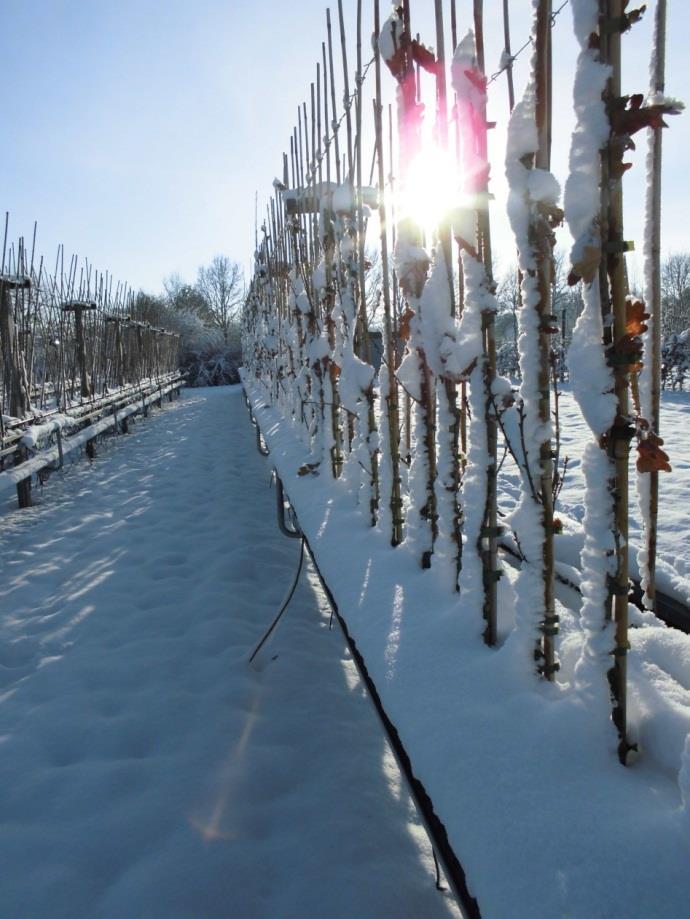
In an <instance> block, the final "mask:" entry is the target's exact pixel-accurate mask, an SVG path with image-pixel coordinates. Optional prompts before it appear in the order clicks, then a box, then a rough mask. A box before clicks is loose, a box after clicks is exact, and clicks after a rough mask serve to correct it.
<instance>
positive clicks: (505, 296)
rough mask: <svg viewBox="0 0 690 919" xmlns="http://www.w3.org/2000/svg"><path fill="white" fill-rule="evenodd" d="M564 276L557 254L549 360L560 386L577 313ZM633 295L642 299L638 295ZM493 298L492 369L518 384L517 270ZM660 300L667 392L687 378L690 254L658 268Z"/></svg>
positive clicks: (574, 293)
mask: <svg viewBox="0 0 690 919" xmlns="http://www.w3.org/2000/svg"><path fill="white" fill-rule="evenodd" d="M567 275H568V259H567V257H566V256H565V254H564V253H563V252H557V253H556V256H555V259H554V279H553V293H552V297H553V300H552V302H553V314H554V316H555V317H556V319H555V326H556V328H557V330H558V331H557V332H556V333H555V334H554V336H553V352H552V359H553V362H554V369H555V371H556V373H557V375H558V378H559V379H560V380H565V379H567V372H568V371H567V352H568V347H569V346H570V341H571V338H572V333H573V329H574V327H575V323H576V322H577V318H578V316H579V315H580V312H581V310H582V301H581V298H580V294H579V291H578V290H577V288H573V287H569V286H568V281H567ZM634 287H635V285H633V288H634ZM633 292H634V293H635V294H636V295H638V296H641V291H639V290H637V291H636V290H634V291H633ZM496 296H497V299H498V303H499V314H498V316H497V319H496V341H497V356H496V359H497V369H498V371H499V373H502V374H503V375H505V376H509V377H513V378H519V373H520V368H519V363H518V311H519V308H520V288H519V283H518V274H517V268H516V267H514V266H511V267H509V268H508V269H507V270H506V271H505V272H504V273H503V274H502V276H501V277H500V279H499V281H498V289H497V291H496ZM661 299H662V320H661V335H662V367H661V377H662V385H663V386H664V388H668V389H683V388H684V385H685V383H686V382H687V380H688V377H689V375H690V252H676V253H673V254H671V255H669V256H667V257H666V258H665V259H664V261H663V262H662V266H661Z"/></svg>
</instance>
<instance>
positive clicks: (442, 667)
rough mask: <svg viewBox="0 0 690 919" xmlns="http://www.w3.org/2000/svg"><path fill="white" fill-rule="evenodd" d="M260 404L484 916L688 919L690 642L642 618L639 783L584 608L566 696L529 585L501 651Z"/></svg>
mask: <svg viewBox="0 0 690 919" xmlns="http://www.w3.org/2000/svg"><path fill="white" fill-rule="evenodd" d="M247 388H248V391H249V393H250V395H251V398H252V400H253V404H254V409H255V412H256V415H257V418H258V420H259V423H260V424H261V428H262V431H263V432H264V434H265V437H266V440H267V442H268V444H269V446H270V448H271V459H272V460H273V462H274V463H275V464H276V466H277V468H278V470H279V472H280V474H281V477H282V479H283V481H284V483H285V485H286V488H287V491H288V493H289V495H290V498H291V500H292V502H293V504H294V505H295V507H296V509H297V513H298V516H299V520H300V524H301V526H302V529H303V530H304V531H305V533H306V534H307V536H308V539H309V541H310V544H311V545H312V547H313V549H314V551H315V553H316V556H317V558H318V561H319V565H320V568H321V570H322V572H323V574H324V576H325V578H326V581H327V582H328V584H329V587H330V589H331V590H332V592H333V594H334V596H335V598H336V601H337V603H338V606H339V608H340V610H341V612H342V613H343V615H345V617H346V619H347V621H348V626H349V628H350V631H351V632H352V633H353V636H354V638H355V640H356V641H357V644H358V647H359V649H360V651H361V652H362V653H363V656H364V658H365V660H366V663H367V666H368V669H369V672H370V674H371V675H372V677H373V679H374V681H375V683H376V685H377V688H378V691H379V694H380V696H381V698H382V702H383V704H384V706H385V708H386V711H387V713H388V715H389V716H390V717H391V719H392V720H393V722H394V723H395V725H396V727H397V728H398V730H399V732H400V735H401V737H402V740H403V743H404V744H405V747H406V749H407V750H408V752H409V753H410V756H411V759H412V762H413V765H414V768H415V771H416V774H417V775H418V776H419V778H420V779H421V781H422V782H423V783H424V785H425V787H426V789H427V791H428V792H429V794H430V796H431V798H432V800H433V802H434V805H435V807H436V810H437V813H438V814H439V816H440V818H441V819H442V820H443V822H444V823H445V825H446V828H447V829H448V834H449V838H450V841H451V844H452V846H453V847H454V849H455V852H456V853H457V855H458V857H459V859H460V861H461V863H462V865H463V867H464V869H465V872H466V875H467V881H468V886H469V888H470V891H471V893H472V894H473V895H474V896H475V897H476V898H477V900H478V903H479V908H480V910H481V913H482V916H483V917H485V919H490V917H494V919H503V917H507V916H510V917H519V919H523V917H524V919H527V917H529V919H537V917H538V919H541V917H543V919H552V917H554V916H568V917H570V919H594V917H602V919H603V917H613V916H615V917H618V916H620V917H623V916H625V917H626V919H648V917H649V916H657V915H658V916H681V915H685V914H686V913H687V904H688V901H689V899H690V874H688V870H687V866H688V859H689V858H690V636H687V635H684V634H683V633H680V632H678V631H676V630H673V629H669V628H667V627H665V626H664V625H663V624H660V623H659V622H658V621H656V620H655V619H654V617H653V616H651V615H647V616H642V615H641V614H639V613H636V612H634V611H633V612H632V616H633V628H632V629H631V634H630V641H631V650H630V653H629V654H628V671H629V687H630V688H629V695H630V704H629V727H630V736H631V738H632V739H634V740H636V741H637V742H638V743H639V752H640V755H639V759H638V760H637V761H636V762H635V763H633V764H631V766H630V767H629V768H627V769H626V768H623V767H622V766H621V765H620V764H619V762H618V759H617V756H616V746H617V742H618V739H617V735H616V732H615V730H614V728H613V725H612V723H611V717H610V698H609V689H608V685H607V683H606V678H605V675H604V670H605V666H606V663H607V661H608V653H609V650H610V645H606V646H605V647H603V648H602V649H601V650H600V652H599V654H600V658H601V661H599V659H597V663H596V666H594V667H593V666H592V662H591V661H590V660H589V659H588V657H587V653H588V652H587V649H588V645H587V644H586V642H585V636H584V632H583V628H582V623H581V622H580V620H579V617H578V602H579V601H578V596H577V595H576V594H575V593H574V591H572V590H570V589H566V588H563V587H561V586H559V587H558V601H559V602H558V604H557V611H558V613H559V615H560V617H561V633H560V635H559V639H558V653H559V657H560V660H561V665H562V666H561V671H560V672H559V674H558V676H557V680H556V682H555V683H554V684H550V683H547V682H545V681H543V680H540V679H539V678H538V677H537V676H536V674H535V672H534V662H533V657H532V652H533V641H534V638H535V637H536V630H535V631H534V632H533V634H530V632H529V629H527V628H526V627H525V626H524V624H523V625H522V626H521V627H519V628H516V627H515V606H516V604H515V589H514V580H515V576H514V572H513V571H511V570H509V569H507V570H506V571H505V576H504V577H503V578H502V580H501V581H500V582H499V639H500V640H499V643H498V646H497V647H496V648H487V647H486V646H485V645H484V643H483V641H482V637H481V636H482V631H483V625H484V623H483V621H482V620H481V618H480V617H475V616H473V615H470V614H469V612H468V609H467V605H466V604H463V598H462V595H460V596H458V595H457V594H454V593H452V592H450V591H449V590H448V585H447V582H446V579H445V578H443V577H442V576H441V577H439V575H438V572H439V571H441V572H442V571H443V565H442V562H443V559H442V558H439V560H438V562H437V561H436V560H434V561H432V566H431V568H430V569H429V570H426V571H425V570H422V569H421V568H420V566H419V558H418V554H417V553H416V552H415V550H414V547H413V546H411V545H409V544H406V543H403V544H402V545H400V546H398V547H397V548H395V549H393V548H391V546H390V542H389V534H388V532H387V531H386V532H384V531H383V530H381V529H378V528H374V529H372V528H371V527H369V526H368V514H367V507H366V502H364V504H362V503H358V501H357V497H356V495H355V494H354V493H353V490H352V487H351V485H349V484H348V482H347V481H344V480H343V479H342V478H341V479H338V480H337V481H335V482H333V481H332V480H331V478H330V475H329V474H328V471H327V470H321V474H320V475H313V476H312V475H300V474H299V470H300V468H301V467H302V466H303V464H304V463H305V461H306V460H308V459H310V456H309V455H308V452H307V449H306V447H305V445H304V442H303V440H302V438H301V436H300V433H301V431H300V430H299V428H298V426H297V424H296V423H293V422H291V421H290V420H289V419H286V418H284V417H282V416H281V414H280V413H279V411H278V410H277V409H276V408H274V407H272V406H271V405H270V404H269V402H268V399H267V392H266V389H265V388H264V387H263V385H262V384H261V382H256V381H254V380H251V381H250V380H247ZM665 433H666V430H665ZM669 433H670V432H669ZM573 438H574V439H577V434H575V435H573ZM671 440H672V438H671V437H670V436H669V442H670V441H671ZM671 449H672V450H673V449H674V448H673V446H672V445H671ZM686 456H687V454H686ZM676 459H677V458H676ZM571 481H574V478H573V479H572V480H571ZM570 487H571V488H572V494H571V497H572V495H575V496H576V495H577V487H578V486H577V485H572V486H570ZM503 497H504V498H505V497H506V496H505V495H504V496H503ZM469 498H470V499H471V495H470V496H469ZM566 498H567V495H566ZM574 504H575V501H573V506H574ZM686 504H687V501H684V504H683V506H685V505H686ZM674 512H676V513H678V514H680V513H681V509H680V508H678V509H674ZM568 538H569V537H568V535H567V534H566V535H564V536H560V537H558V539H559V540H563V541H565V543H567V541H568ZM575 561H576V560H575ZM602 640H603V641H604V642H606V636H602Z"/></svg>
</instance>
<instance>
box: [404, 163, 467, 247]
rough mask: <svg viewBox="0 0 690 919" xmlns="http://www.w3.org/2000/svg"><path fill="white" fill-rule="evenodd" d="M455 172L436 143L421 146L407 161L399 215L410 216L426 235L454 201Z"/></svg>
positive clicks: (456, 177)
mask: <svg viewBox="0 0 690 919" xmlns="http://www.w3.org/2000/svg"><path fill="white" fill-rule="evenodd" d="M458 184H459V182H458V171H457V166H456V164H455V163H454V162H453V159H452V158H451V157H450V156H449V155H448V154H447V153H446V152H444V151H443V150H440V149H439V148H438V147H436V146H431V145H429V146H427V147H425V148H424V149H422V150H421V151H420V152H419V153H418V154H417V156H416V157H415V158H414V160H413V161H412V163H411V164H410V168H409V171H408V173H407V177H406V179H405V183H404V186H403V187H402V188H401V191H400V195H399V205H398V206H399V209H400V216H401V217H411V218H413V219H414V220H415V222H416V223H418V224H419V225H420V226H421V227H422V229H423V230H424V231H425V232H426V233H427V235H429V236H430V235H432V234H433V231H434V230H435V229H436V227H437V226H438V225H439V223H440V222H441V221H442V220H443V218H444V217H445V216H446V215H447V214H448V212H449V211H451V210H452V209H453V208H454V207H455V206H456V204H457V199H458V197H459V191H458Z"/></svg>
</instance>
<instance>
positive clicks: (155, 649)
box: [0, 387, 472, 919]
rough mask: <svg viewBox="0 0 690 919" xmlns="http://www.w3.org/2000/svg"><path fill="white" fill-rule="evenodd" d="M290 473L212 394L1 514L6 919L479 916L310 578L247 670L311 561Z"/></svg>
mask: <svg viewBox="0 0 690 919" xmlns="http://www.w3.org/2000/svg"><path fill="white" fill-rule="evenodd" d="M269 469H270V460H269V461H266V460H262V459H261V458H260V457H259V455H258V453H257V452H256V449H255V446H254V435H253V431H252V429H251V428H250V426H249V424H248V422H247V416H246V412H245V409H244V405H243V403H242V397H241V393H240V390H239V387H232V388H228V387H225V388H219V389H209V390H194V391H193V392H188V393H186V394H185V395H184V397H183V399H182V400H181V401H180V402H178V403H175V404H173V405H171V406H166V407H165V408H164V410H163V411H162V412H160V413H155V414H154V415H152V417H151V418H150V419H149V420H148V421H147V422H145V423H143V424H137V425H136V427H135V428H134V430H133V433H131V434H130V435H128V436H127V437H120V438H117V439H110V440H109V441H107V442H106V443H105V444H104V445H102V446H101V447H100V448H99V456H98V458H97V459H96V461H95V462H94V463H93V464H92V465H89V464H88V463H86V462H82V463H81V464H79V465H75V466H72V467H70V468H69V469H68V470H67V471H66V474H65V475H64V477H61V476H60V475H54V476H53V477H52V478H51V480H50V483H49V485H48V486H47V488H46V490H45V492H44V494H43V495H41V494H40V493H39V494H38V495H37V497H38V499H39V500H38V502H37V506H36V507H34V508H33V509H31V510H25V511H15V510H12V509H11V506H10V504H9V502H8V503H6V505H5V506H4V515H3V516H2V517H1V518H0V528H1V531H0V558H1V559H2V562H1V571H2V576H1V577H0V816H1V819H0V865H1V866H2V867H1V868H0V915H2V916H3V917H5V916H7V917H13V919H14V917H17V919H19V917H21V919H33V917H41V919H42V917H50V919H59V917H70V919H74V917H89V919H96V917H113V919H122V917H125V916H127V917H128V916H132V917H137V919H144V917H166V919H175V917H189V919H200V917H204V919H207V917H214V916H218V917H220V916H223V917H227V916H235V917H241V919H260V917H266V919H268V917H271V919H276V917H281V919H283V917H299V919H303V917H321V916H333V917H345V916H358V917H372V919H374V917H377V919H378V917H383V916H395V917H422V916H423V917H425V919H426V917H436V916H438V917H442V916H446V917H449V916H457V915H459V913H458V911H457V909H456V907H455V905H454V904H453V902H452V901H451V899H450V895H449V894H447V893H446V894H443V893H439V892H437V891H436V889H435V886H434V872H433V863H432V861H431V852H430V848H429V845H428V842H427V840H426V836H425V834H424V832H423V831H422V829H421V828H420V826H419V823H418V820H417V818H416V815H415V813H414V810H413V808H412V805H411V802H410V799H409V796H408V794H407V792H406V790H405V787H404V785H403V783H402V781H401V778H400V775H399V773H398V771H397V768H396V766H395V763H394V761H393V758H392V755H391V753H390V750H389V748H388V747H387V744H386V743H385V742H384V739H383V737H382V732H381V730H380V727H379V724H378V721H377V719H376V716H375V714H374V711H373V708H372V706H371V704H370V702H369V700H368V699H367V698H366V694H365V691H364V689H363V687H362V685H361V683H360V682H359V680H358V678H357V674H356V670H355V668H354V665H353V664H352V661H351V660H350V658H349V655H348V652H347V650H346V648H345V645H344V642H343V639H342V637H341V635H340V634H339V632H338V630H337V629H334V630H333V631H329V628H328V610H327V609H326V607H325V603H324V599H323V596H322V595H321V594H320V592H319V590H318V589H317V587H316V585H315V583H314V581H313V578H312V579H310V578H309V576H308V575H303V579H302V582H301V585H300V587H299V589H298V593H297V594H296V596H295V599H294V600H293V602H292V604H291V606H290V608H289V609H288V612H287V613H286V614H285V617H284V620H283V622H282V623H281V625H280V628H279V630H278V631H277V633H276V634H275V637H274V638H273V639H272V640H271V642H270V643H269V644H268V645H267V646H266V649H265V651H263V652H262V653H261V655H260V656H259V657H258V658H257V661H256V663H257V666H256V668H254V667H250V666H249V665H248V664H247V658H248V655H249V653H250V651H251V649H252V648H253V646H254V644H255V643H256V642H257V640H258V639H259V637H260V636H261V634H262V633H263V631H264V629H265V628H266V626H267V625H268V624H269V622H270V621H271V619H272V617H273V616H274V614H275V612H276V610H277V608H278V606H279V604H280V601H281V600H282V598H283V595H284V592H285V589H286V587H287V585H288V584H289V582H290V580H291V578H292V575H293V572H294V569H295V565H296V562H297V551H298V549H297V546H296V545H295V541H289V540H287V539H285V538H284V537H282V536H281V535H280V534H279V533H278V530H277V528H276V524H275V515H274V496H273V494H272V492H271V491H270V489H269V487H268V480H269ZM390 614H391V613H390V611H389V612H388V613H386V615H390ZM429 704H430V705H431V707H432V708H433V702H430V703H429ZM439 765H442V764H439ZM443 768H444V769H445V768H447V767H446V766H443ZM453 771H454V770H452V769H451V772H453ZM458 779H459V780H461V776H460V775H458ZM468 835H469V836H470V837H471V836H472V834H471V833H469V834H468Z"/></svg>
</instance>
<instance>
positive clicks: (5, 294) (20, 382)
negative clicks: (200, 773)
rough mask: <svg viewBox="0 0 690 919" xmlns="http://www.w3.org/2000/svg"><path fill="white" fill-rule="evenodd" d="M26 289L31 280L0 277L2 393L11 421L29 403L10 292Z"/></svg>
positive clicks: (20, 416) (25, 410) (27, 406)
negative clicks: (3, 377) (4, 393)
mask: <svg viewBox="0 0 690 919" xmlns="http://www.w3.org/2000/svg"><path fill="white" fill-rule="evenodd" d="M30 286H31V280H30V278H28V277H24V276H9V275H2V276H0V338H2V362H3V368H4V376H5V379H4V381H3V383H4V387H5V391H6V392H9V400H8V404H7V408H8V411H9V413H10V415H12V416H13V417H14V418H23V417H24V416H25V415H26V414H27V412H28V411H29V409H30V405H31V403H30V398H29V383H28V380H27V378H26V368H25V365H24V355H23V353H22V351H21V350H20V348H19V342H18V338H17V330H16V328H15V324H14V315H13V309H12V300H11V297H10V291H11V290H25V289H27V288H29V287H30ZM0 408H2V406H0Z"/></svg>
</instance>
